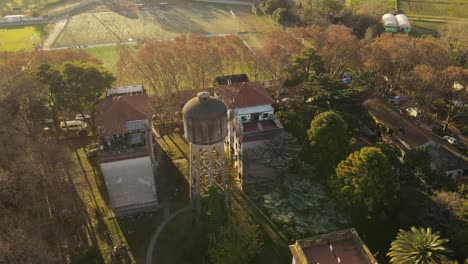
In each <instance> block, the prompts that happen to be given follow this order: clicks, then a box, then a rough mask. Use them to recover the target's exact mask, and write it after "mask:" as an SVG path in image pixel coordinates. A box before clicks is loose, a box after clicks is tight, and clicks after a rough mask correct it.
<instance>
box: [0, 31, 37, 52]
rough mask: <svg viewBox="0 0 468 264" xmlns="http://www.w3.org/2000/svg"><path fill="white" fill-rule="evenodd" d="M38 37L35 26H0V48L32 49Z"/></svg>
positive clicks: (9, 49)
mask: <svg viewBox="0 0 468 264" xmlns="http://www.w3.org/2000/svg"><path fill="white" fill-rule="evenodd" d="M40 39H41V33H40V32H39V31H38V30H37V29H36V27H15V28H0V50H8V51H17V50H23V49H24V50H32V49H34V43H38V42H40Z"/></svg>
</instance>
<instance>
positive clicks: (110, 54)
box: [83, 46, 119, 74]
mask: <svg viewBox="0 0 468 264" xmlns="http://www.w3.org/2000/svg"><path fill="white" fill-rule="evenodd" d="M83 50H84V51H86V52H87V53H89V54H90V55H91V56H93V57H95V58H97V59H99V60H100V61H102V63H103V66H104V67H105V68H106V69H108V70H109V71H111V72H112V73H114V74H115V73H116V68H115V64H116V63H117V61H118V60H119V49H118V47H117V46H108V47H91V48H84V49H83Z"/></svg>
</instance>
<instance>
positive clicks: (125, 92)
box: [95, 86, 158, 216]
mask: <svg viewBox="0 0 468 264" xmlns="http://www.w3.org/2000/svg"><path fill="white" fill-rule="evenodd" d="M130 89H133V87H130V86H129V87H128V88H125V87H119V88H118V89H116V90H115V91H112V90H110V91H108V93H107V94H108V97H106V98H104V99H102V100H101V101H100V102H99V103H98V106H97V110H96V113H95V123H96V127H97V129H98V132H99V135H100V148H99V149H100V151H99V157H98V161H99V165H100V167H101V171H102V173H103V175H104V180H105V182H106V186H107V190H108V192H109V197H110V203H111V206H112V209H113V211H114V214H115V215H118V216H121V215H128V214H133V213H138V212H142V211H150V210H153V209H155V208H157V206H158V201H157V196H156V186H155V178H154V169H155V163H156V162H155V157H154V150H153V137H152V134H151V116H152V111H151V107H150V101H149V99H148V95H147V94H146V93H143V94H142V93H134V92H133V90H131V91H130ZM119 93H121V94H119Z"/></svg>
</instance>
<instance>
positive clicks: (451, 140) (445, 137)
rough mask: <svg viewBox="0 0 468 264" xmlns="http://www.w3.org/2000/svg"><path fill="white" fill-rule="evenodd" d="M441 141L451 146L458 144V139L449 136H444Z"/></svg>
mask: <svg viewBox="0 0 468 264" xmlns="http://www.w3.org/2000/svg"><path fill="white" fill-rule="evenodd" d="M443 139H444V140H445V141H447V142H448V143H450V144H452V145H456V144H458V139H456V138H454V137H451V136H444V137H443Z"/></svg>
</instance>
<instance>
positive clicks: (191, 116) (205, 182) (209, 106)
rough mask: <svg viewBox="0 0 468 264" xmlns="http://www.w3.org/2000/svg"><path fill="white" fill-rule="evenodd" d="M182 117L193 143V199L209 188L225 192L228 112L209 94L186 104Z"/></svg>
mask: <svg viewBox="0 0 468 264" xmlns="http://www.w3.org/2000/svg"><path fill="white" fill-rule="evenodd" d="M183 116H184V134H185V138H186V139H187V140H188V141H189V142H190V198H191V199H192V200H198V198H199V197H200V195H201V194H203V193H204V192H206V191H207V190H208V187H210V186H213V185H214V186H217V187H219V188H221V189H222V190H225V189H226V163H225V159H224V148H223V144H224V139H225V137H226V135H227V108H226V105H225V104H224V103H223V102H222V101H220V100H218V99H216V98H214V97H211V96H210V94H209V93H208V92H200V93H198V95H197V97H195V98H192V99H191V100H189V101H188V102H187V103H186V104H185V106H184V109H183Z"/></svg>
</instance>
